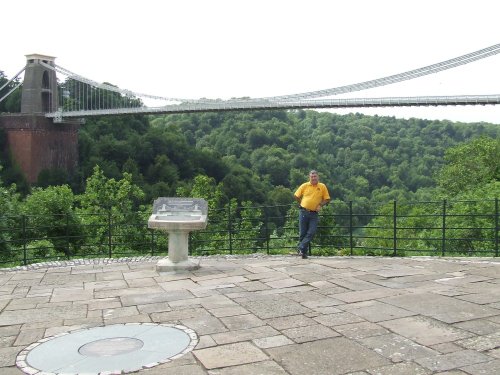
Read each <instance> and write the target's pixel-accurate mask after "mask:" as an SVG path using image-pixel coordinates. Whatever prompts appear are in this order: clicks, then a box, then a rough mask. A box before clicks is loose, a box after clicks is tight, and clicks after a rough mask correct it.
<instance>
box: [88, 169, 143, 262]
mask: <svg viewBox="0 0 500 375" xmlns="http://www.w3.org/2000/svg"><path fill="white" fill-rule="evenodd" d="M143 197H144V193H143V191H142V190H141V189H140V188H139V187H138V186H136V185H134V184H133V183H132V175H131V174H130V173H123V178H122V179H121V180H115V179H114V178H111V179H108V178H107V177H106V176H105V175H104V173H103V171H102V170H101V169H100V168H99V166H96V167H94V173H93V175H92V176H90V177H89V178H88V179H87V184H86V188H85V192H84V194H82V195H80V196H79V197H78V198H79V201H80V206H81V207H80V208H79V209H78V213H79V215H80V216H81V218H82V222H83V224H84V225H85V231H86V235H87V238H88V239H90V240H92V241H93V242H92V246H90V247H87V248H86V249H85V251H86V253H90V254H92V253H93V254H95V255H99V256H103V255H109V254H110V253H112V254H116V255H120V254H122V255H123V254H124V253H127V252H130V251H131V250H136V251H145V249H143V248H134V244H136V243H138V244H141V243H142V244H144V243H146V240H145V237H146V236H147V232H146V231H145V230H144V224H145V223H146V220H147V217H148V214H149V209H150V207H148V208H147V209H146V208H144V210H143V211H138V209H139V203H140V202H141V200H142V199H143ZM114 224H118V225H116V227H115V226H114ZM110 231H113V236H114V238H118V239H119V242H115V243H113V244H110V243H109V241H108V239H109V238H110V236H111V233H110ZM96 251H97V253H95V252H96ZM148 251H149V249H148Z"/></svg>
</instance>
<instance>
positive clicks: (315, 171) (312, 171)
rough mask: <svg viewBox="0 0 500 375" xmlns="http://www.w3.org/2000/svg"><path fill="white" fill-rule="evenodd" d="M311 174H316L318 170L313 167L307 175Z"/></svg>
mask: <svg viewBox="0 0 500 375" xmlns="http://www.w3.org/2000/svg"><path fill="white" fill-rule="evenodd" d="M312 174H318V171H317V170H316V169H313V170H311V171H310V172H309V175H312Z"/></svg>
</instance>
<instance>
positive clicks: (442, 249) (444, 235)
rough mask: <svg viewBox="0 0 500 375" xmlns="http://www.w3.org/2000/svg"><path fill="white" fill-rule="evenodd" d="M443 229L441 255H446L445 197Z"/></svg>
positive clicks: (444, 201)
mask: <svg viewBox="0 0 500 375" xmlns="http://www.w3.org/2000/svg"><path fill="white" fill-rule="evenodd" d="M442 228H443V230H442V237H441V256H443V257H444V253H445V249H446V199H443V227H442Z"/></svg>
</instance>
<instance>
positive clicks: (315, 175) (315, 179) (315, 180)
mask: <svg viewBox="0 0 500 375" xmlns="http://www.w3.org/2000/svg"><path fill="white" fill-rule="evenodd" d="M318 181H319V176H318V172H317V171H315V170H314V169H313V170H312V171H311V172H309V182H310V183H311V184H313V185H316V184H317V183H318Z"/></svg>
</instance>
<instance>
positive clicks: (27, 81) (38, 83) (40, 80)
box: [21, 54, 58, 113]
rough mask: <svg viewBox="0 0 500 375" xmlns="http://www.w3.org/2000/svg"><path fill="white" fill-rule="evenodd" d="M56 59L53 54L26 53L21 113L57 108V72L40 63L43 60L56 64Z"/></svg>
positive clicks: (51, 64) (44, 111)
mask: <svg viewBox="0 0 500 375" xmlns="http://www.w3.org/2000/svg"><path fill="white" fill-rule="evenodd" d="M55 59H56V58H55V57H52V56H45V55H38V54H33V55H26V60H27V61H26V69H25V71H24V82H23V90H22V94H21V113H47V112H55V111H56V110H57V107H58V99H57V98H58V95H57V77H56V72H55V71H53V70H51V69H49V68H46V67H45V66H43V65H41V64H40V63H41V62H43V63H45V64H48V65H50V66H54V65H55V63H54V61H55Z"/></svg>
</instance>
